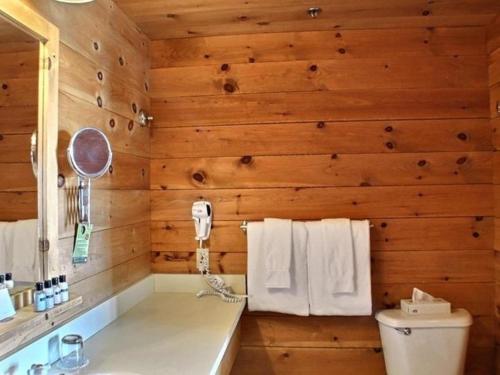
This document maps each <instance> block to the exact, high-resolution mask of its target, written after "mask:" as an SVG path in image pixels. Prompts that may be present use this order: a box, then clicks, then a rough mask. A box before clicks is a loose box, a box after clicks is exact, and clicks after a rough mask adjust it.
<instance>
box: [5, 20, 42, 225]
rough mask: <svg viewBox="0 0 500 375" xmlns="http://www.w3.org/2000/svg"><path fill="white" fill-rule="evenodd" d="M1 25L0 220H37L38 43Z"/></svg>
mask: <svg viewBox="0 0 500 375" xmlns="http://www.w3.org/2000/svg"><path fill="white" fill-rule="evenodd" d="M0 28H1V31H0V202H2V204H1V206H0V221H15V220H20V219H35V218H37V186H36V179H35V177H34V175H33V172H32V168H31V163H30V138H31V134H32V133H33V131H34V130H35V129H36V127H37V118H38V115H37V108H38V96H37V94H38V60H39V57H38V53H39V52H38V42H37V41H36V40H34V39H33V40H31V42H27V41H26V40H25V41H21V39H22V38H23V37H24V39H28V37H27V36H25V35H24V33H23V32H22V31H18V30H17V29H15V28H14V26H12V25H10V24H7V22H6V21H0ZM14 41H15V42H14Z"/></svg>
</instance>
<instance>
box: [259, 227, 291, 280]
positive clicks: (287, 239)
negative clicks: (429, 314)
mask: <svg viewBox="0 0 500 375" xmlns="http://www.w3.org/2000/svg"><path fill="white" fill-rule="evenodd" d="M263 248H264V252H265V254H266V259H265V266H266V268H265V275H266V283H265V285H266V288H290V262H291V258H292V220H284V219H264V234H263Z"/></svg>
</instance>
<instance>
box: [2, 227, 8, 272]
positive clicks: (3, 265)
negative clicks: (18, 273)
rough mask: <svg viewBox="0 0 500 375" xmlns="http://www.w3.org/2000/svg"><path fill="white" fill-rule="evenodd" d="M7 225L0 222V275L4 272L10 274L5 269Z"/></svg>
mask: <svg viewBox="0 0 500 375" xmlns="http://www.w3.org/2000/svg"><path fill="white" fill-rule="evenodd" d="M8 224H9V223H7V222H5V221H0V274H4V273H6V272H10V270H9V269H8V268H7V255H8V254H7V246H6V245H7V244H6V238H7V235H8V234H7V232H8V228H9V226H8Z"/></svg>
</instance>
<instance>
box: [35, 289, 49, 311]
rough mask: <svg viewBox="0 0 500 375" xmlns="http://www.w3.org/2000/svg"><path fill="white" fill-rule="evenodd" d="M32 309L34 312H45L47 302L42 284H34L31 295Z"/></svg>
mask: <svg viewBox="0 0 500 375" xmlns="http://www.w3.org/2000/svg"><path fill="white" fill-rule="evenodd" d="M33 308H34V310H35V311H36V312H41V311H45V310H47V300H46V298H45V293H44V291H43V283H41V282H38V283H36V284H35V293H33Z"/></svg>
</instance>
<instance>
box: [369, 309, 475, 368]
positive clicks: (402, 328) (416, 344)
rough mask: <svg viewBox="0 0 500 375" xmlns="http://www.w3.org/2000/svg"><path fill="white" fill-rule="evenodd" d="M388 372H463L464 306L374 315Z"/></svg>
mask: <svg viewBox="0 0 500 375" xmlns="http://www.w3.org/2000/svg"><path fill="white" fill-rule="evenodd" d="M375 318H376V319H377V321H378V324H379V329H380V337H381V339H382V347H383V350H384V359H385V367H386V370H387V374H388V375H460V374H463V373H464V366H465V357H466V353H467V341H468V338H469V328H470V326H471V325H472V317H471V315H470V314H469V313H468V312H467V310H464V309H455V310H453V311H452V312H451V313H449V314H422V315H410V314H407V313H405V312H403V311H401V310H399V309H392V310H382V311H380V312H378V313H377V314H376V315H375Z"/></svg>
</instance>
